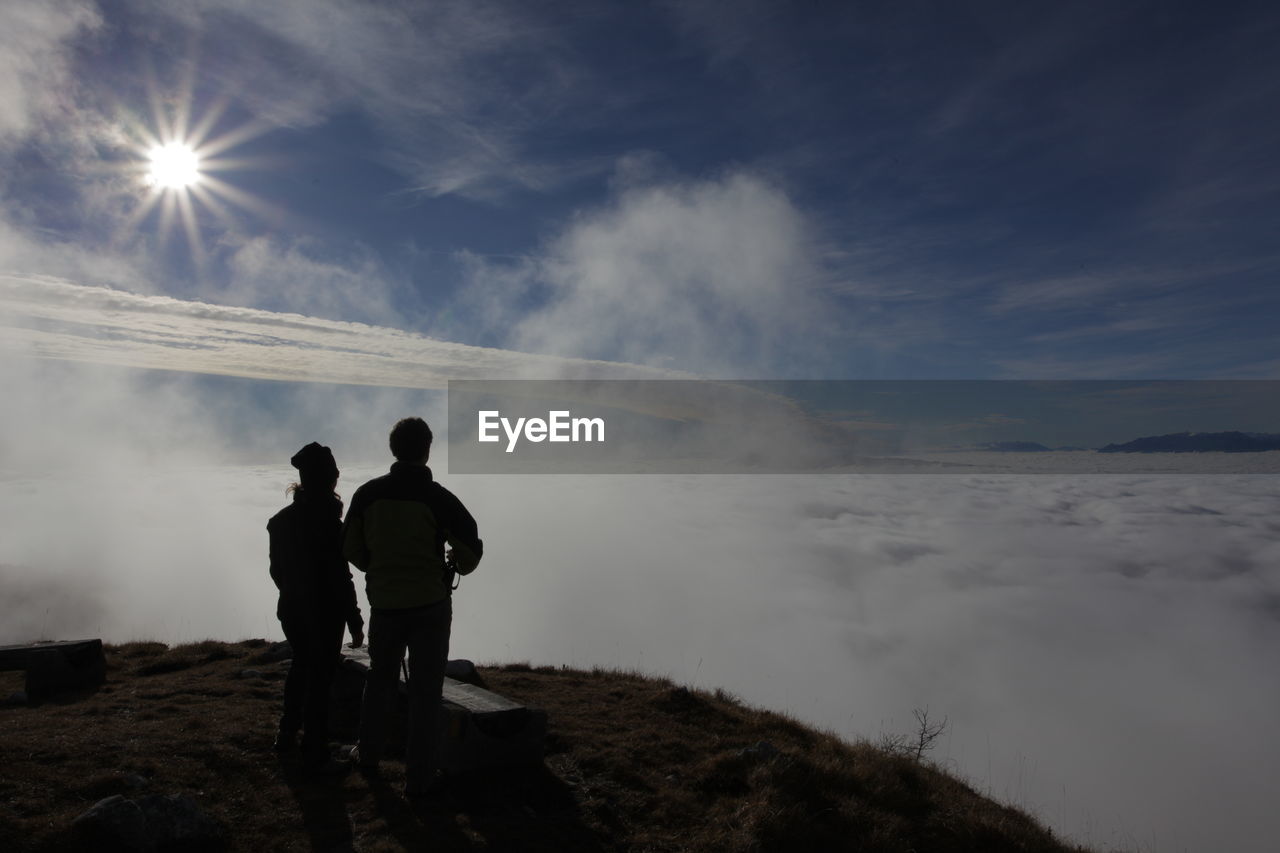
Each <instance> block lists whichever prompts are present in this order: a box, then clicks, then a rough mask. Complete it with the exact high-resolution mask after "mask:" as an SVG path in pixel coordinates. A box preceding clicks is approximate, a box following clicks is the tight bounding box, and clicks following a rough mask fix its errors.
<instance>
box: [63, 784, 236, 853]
mask: <svg viewBox="0 0 1280 853" xmlns="http://www.w3.org/2000/svg"><path fill="white" fill-rule="evenodd" d="M72 826H73V827H74V829H75V832H76V834H77V835H78V836H79V838H80V840H81V841H82V842H83V843H84V845H85V846H86V847H88V848H89V849H92V850H119V851H129V853H161V851H166V850H184V851H186V850H195V851H200V850H203V851H212V850H221V849H222V848H223V847H224V846H225V845H226V833H225V831H224V830H223V828H222V825H221V824H219V823H218V822H217V821H216V820H214V819H213V818H211V817H209V816H208V815H207V814H205V813H204V812H203V811H202V810H201V809H200V805H199V804H198V803H197V802H196V801H195V800H194V799H193V798H192V797H190V796H189V795H187V794H168V795H162V794H148V795H146V796H144V797H139V798H138V799H136V800H129V799H126V798H125V797H124V796H122V795H120V794H116V795H115V796H112V797H107V798H106V799H104V800H99V801H98V802H96V803H94V804H93V806H91V807H90V808H89V810H88V811H86V812H84V813H83V814H81V815H80V816H79V817H77V818H76V819H75V821H74V822H73V823H72Z"/></svg>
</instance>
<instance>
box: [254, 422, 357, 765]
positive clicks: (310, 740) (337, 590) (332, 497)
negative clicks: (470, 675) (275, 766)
mask: <svg viewBox="0 0 1280 853" xmlns="http://www.w3.org/2000/svg"><path fill="white" fill-rule="evenodd" d="M289 462H290V463H292V465H293V467H295V468H297V469H298V479H299V482H298V483H295V484H294V485H292V486H290V487H289V490H290V491H291V492H293V503H291V504H290V505H289V506H287V507H285V508H284V509H282V510H280V511H279V512H278V513H276V514H275V515H274V516H272V518H271V521H269V522H268V523H267V532H268V533H269V534H270V538H271V579H272V580H273V581H275V583H276V588H277V589H279V590H280V604H279V606H278V607H277V608H276V615H277V616H278V617H279V618H280V625H281V627H283V628H284V635H285V638H286V639H288V640H289V645H291V646H292V647H293V663H292V665H291V666H290V667H289V675H288V676H287V677H286V678H285V682H284V714H283V716H281V718H280V732H279V734H278V735H277V737H276V742H275V749H276V751H277V752H289V751H292V750H293V749H294V748H295V747H296V746H297V740H298V731H299V730H301V731H302V733H303V734H302V746H301V751H302V758H303V762H304V764H305V765H306V766H307V767H308V768H309V769H312V770H317V771H324V770H327V769H329V768H330V767H331V766H332V764H333V763H332V761H331V759H330V758H329V688H330V685H331V684H332V682H333V673H334V668H335V667H336V666H337V665H338V660H339V657H340V656H341V654H342V629H343V627H344V625H345V627H347V628H348V629H350V631H351V645H352V646H353V647H357V648H358V647H359V646H361V645H362V644H363V643H364V621H363V620H362V619H361V617H360V607H359V605H358V604H357V603H356V589H355V585H354V584H353V583H352V582H351V570H350V569H349V568H347V561H346V559H345V558H344V557H343V556H342V501H341V500H339V499H338V496H337V494H336V493H335V492H334V489H335V488H336V487H337V485H338V465H337V463H336V462H335V461H334V459H333V452H332V451H330V450H329V448H327V447H324V446H322V445H320V444H317V443H315V442H312V443H311V444H308V445H307V446H306V447H304V448H302V449H301V450H299V451H298V452H297V453H296V454H294V456H293V458H292V459H290V460H289Z"/></svg>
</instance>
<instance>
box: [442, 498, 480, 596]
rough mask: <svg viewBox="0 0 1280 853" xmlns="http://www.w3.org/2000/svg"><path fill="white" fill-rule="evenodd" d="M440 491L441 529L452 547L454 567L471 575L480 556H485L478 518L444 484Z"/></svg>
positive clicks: (459, 571) (462, 572)
mask: <svg viewBox="0 0 1280 853" xmlns="http://www.w3.org/2000/svg"><path fill="white" fill-rule="evenodd" d="M440 493H441V500H440V506H439V510H440V515H439V521H440V529H441V531H442V532H443V533H444V537H445V541H446V542H448V543H449V547H450V548H451V549H452V551H451V554H450V557H451V559H452V562H453V566H454V569H455V570H456V571H457V572H458V574H460V575H469V574H471V573H472V572H473V571H475V569H476V566H477V565H479V564H480V558H481V557H483V556H484V542H482V541H480V534H479V531H478V530H477V529H476V520H475V519H474V518H472V517H471V513H469V512H467V508H466V507H465V506H463V505H462V501H460V500H458V499H457V497H455V496H454V494H453V493H452V492H450V491H449V490H448V489H446V488H444V487H443V486H441V487H440Z"/></svg>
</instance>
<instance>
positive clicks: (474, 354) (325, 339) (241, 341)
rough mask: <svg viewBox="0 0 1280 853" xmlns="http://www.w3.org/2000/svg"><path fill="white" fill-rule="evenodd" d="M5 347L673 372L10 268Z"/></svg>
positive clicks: (444, 378)
mask: <svg viewBox="0 0 1280 853" xmlns="http://www.w3.org/2000/svg"><path fill="white" fill-rule="evenodd" d="M0 322H2V323H3V325H4V336H3V338H0V347H3V348H4V349H6V350H7V351H9V352H11V353H15V354H20V355H29V356H37V357H41V358H57V359H70V360H76V361H88V362H94V363H98V364H116V365H125V366H129V367H141V368H153V369H162V370H178V371H190V372H194V373H212V374H223V375H228V376H243V377H250V378H255V379H274V380H289V381H296V382H332V383H349V384H357V385H380V386H389V387H396V388H442V387H444V386H445V385H446V383H447V382H448V380H449V379H467V378H472V379H474V378H486V379H492V378H503V377H505V378H513V379H514V378H661V377H662V376H675V375H687V374H675V373H674V372H670V371H661V370H654V369H652V368H644V367H639V366H635V365H627V364H617V363H610V362H604V361H591V360H586V359H573V358H564V357H557V356H550V355H529V354H526V353H521V352H515V351H511V350H499V349H490V348H485V347H475V346H468V345H466V344H458V343H451V342H448V341H440V340H433V339H431V338H427V337H423V336H421V335H415V334H412V333H409V332H403V331H399V330H396V329H389V328H385V327H377V326H368V325H364V324H360V323H351V322H342V321H336V320H324V319H320V318H316V317H307V316H303V315H299V314H286V313H276V312H271V311H263V310H259V309H253V308H233V307H228V306H223V305H212V304H208V303H204V302H193V301H184V300H178V299H173V298H170V297H166V296H142V295H138V294H133V293H128V292H124V291H118V290H112V289H109V288H103V287H91V286H84V285H77V284H73V283H70V282H67V281H63V280H59V279H53V278H42V277H36V276H14V275H3V276H0Z"/></svg>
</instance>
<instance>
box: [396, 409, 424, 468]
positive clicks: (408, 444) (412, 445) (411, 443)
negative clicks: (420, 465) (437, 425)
mask: <svg viewBox="0 0 1280 853" xmlns="http://www.w3.org/2000/svg"><path fill="white" fill-rule="evenodd" d="M430 453H431V427H429V426H427V422H426V421H424V420H423V419H422V418H401V419H400V420H398V421H396V425H395V426H393V427H392V428H391V455H392V456H394V457H395V458H396V459H398V460H400V461H401V462H418V461H420V460H422V459H424V458H426V457H427V456H428V455H429V454H430Z"/></svg>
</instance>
